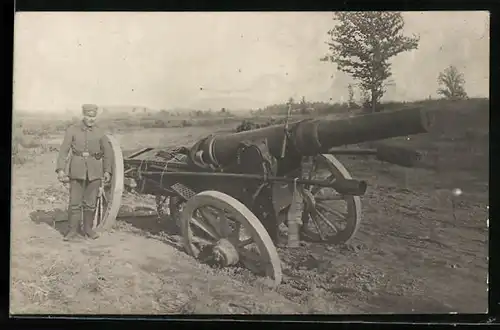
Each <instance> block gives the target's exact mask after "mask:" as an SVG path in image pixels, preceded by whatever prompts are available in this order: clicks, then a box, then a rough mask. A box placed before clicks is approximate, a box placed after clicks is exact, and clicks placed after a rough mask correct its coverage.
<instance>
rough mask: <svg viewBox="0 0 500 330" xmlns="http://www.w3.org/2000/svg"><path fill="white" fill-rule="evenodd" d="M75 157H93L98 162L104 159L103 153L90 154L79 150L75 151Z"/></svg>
mask: <svg viewBox="0 0 500 330" xmlns="http://www.w3.org/2000/svg"><path fill="white" fill-rule="evenodd" d="M73 155H75V156H80V157H84V158H87V157H90V156H92V157H94V158H95V159H97V160H99V159H101V158H102V157H103V153H102V152H94V153H91V152H88V151H78V150H73Z"/></svg>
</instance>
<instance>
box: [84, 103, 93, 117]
mask: <svg viewBox="0 0 500 330" xmlns="http://www.w3.org/2000/svg"><path fill="white" fill-rule="evenodd" d="M82 113H83V114H85V115H91V116H96V115H97V105H95V104H84V105H82Z"/></svg>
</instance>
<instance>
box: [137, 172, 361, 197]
mask: <svg viewBox="0 0 500 330" xmlns="http://www.w3.org/2000/svg"><path fill="white" fill-rule="evenodd" d="M141 175H144V176H162V177H163V178H165V177H169V176H181V177H211V178H214V177H217V178H220V179H221V180H222V179H244V180H257V181H262V182H284V183H296V184H299V185H313V186H318V187H327V188H333V189H335V190H336V191H337V192H339V193H340V194H342V195H351V196H360V195H363V194H365V192H366V188H367V183H366V182H365V181H359V180H353V179H337V180H335V181H333V182H328V181H320V180H307V179H300V178H290V177H276V176H267V177H266V176H263V175H258V174H239V173H210V172H161V171H144V172H141Z"/></svg>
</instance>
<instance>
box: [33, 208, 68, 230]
mask: <svg viewBox="0 0 500 330" xmlns="http://www.w3.org/2000/svg"><path fill="white" fill-rule="evenodd" d="M30 219H31V221H33V222H34V223H36V224H41V223H45V224H47V225H49V226H51V227H53V228H55V229H56V230H57V231H58V232H59V233H60V234H61V235H66V233H67V232H68V229H69V223H68V211H67V210H63V209H59V208H57V209H53V210H36V211H33V212H31V213H30Z"/></svg>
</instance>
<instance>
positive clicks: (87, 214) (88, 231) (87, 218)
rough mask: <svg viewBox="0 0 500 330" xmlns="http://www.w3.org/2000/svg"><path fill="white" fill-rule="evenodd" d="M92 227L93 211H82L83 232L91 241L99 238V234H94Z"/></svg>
mask: <svg viewBox="0 0 500 330" xmlns="http://www.w3.org/2000/svg"><path fill="white" fill-rule="evenodd" d="M93 226H94V211H93V210H85V211H83V231H84V232H85V235H87V237H89V238H91V239H96V238H99V234H98V233H96V232H95V231H94V230H93V229H92V227H93Z"/></svg>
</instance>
